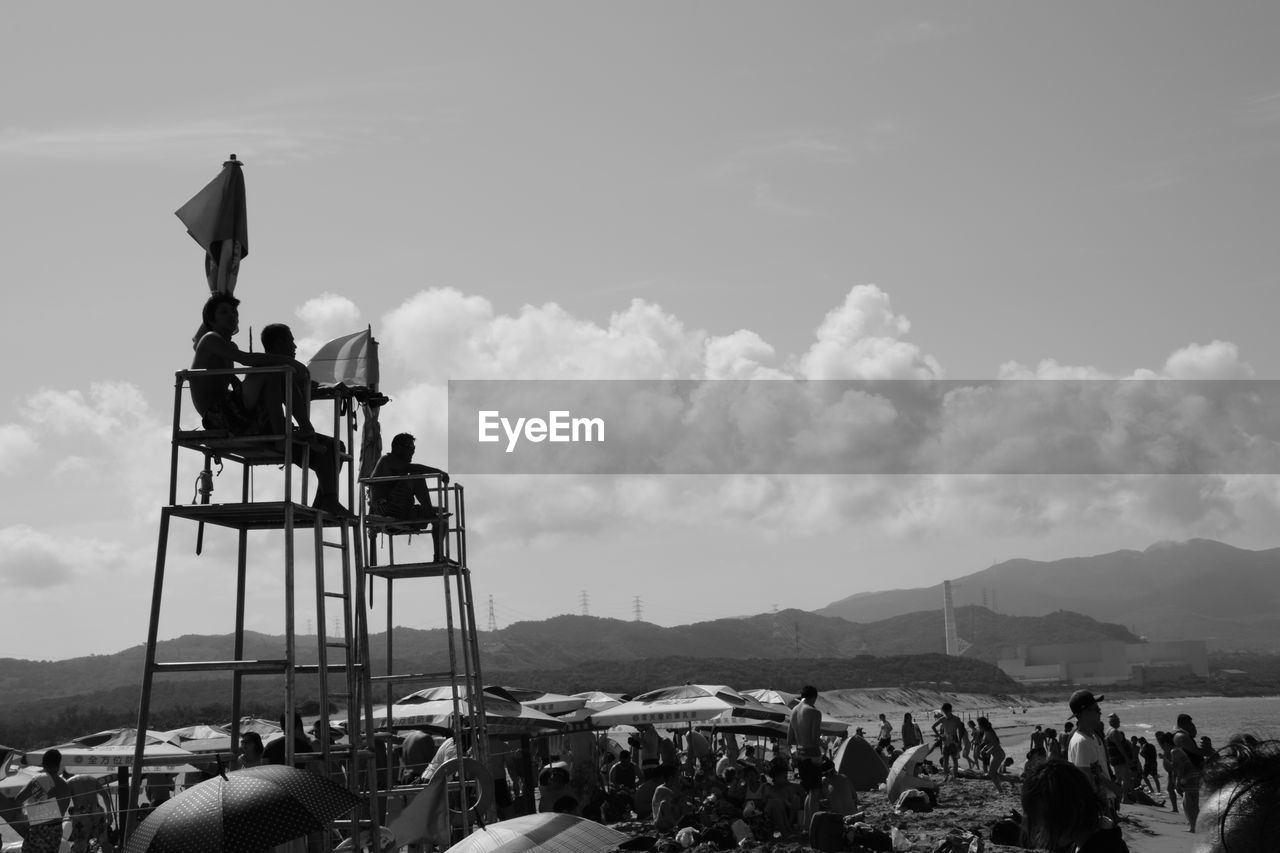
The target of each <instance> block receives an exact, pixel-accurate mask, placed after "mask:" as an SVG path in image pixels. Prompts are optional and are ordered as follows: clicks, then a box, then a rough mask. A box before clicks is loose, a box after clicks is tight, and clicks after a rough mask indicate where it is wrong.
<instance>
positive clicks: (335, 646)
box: [122, 155, 486, 849]
mask: <svg viewBox="0 0 1280 853" xmlns="http://www.w3.org/2000/svg"><path fill="white" fill-rule="evenodd" d="M240 167H241V164H240V162H239V161H237V160H236V159H235V155H232V157H231V159H230V160H229V161H228V162H227V163H224V168H223V172H222V173H221V174H220V175H219V176H218V177H217V178H215V179H214V181H213V182H211V183H210V184H209V185H208V186H207V187H205V189H204V190H202V191H201V193H199V194H197V196H196V197H194V198H193V199H192V200H191V201H190V202H188V204H187V205H185V206H184V207H183V208H182V209H181V210H180V211H179V216H180V218H182V219H183V222H184V224H186V225H187V226H188V229H189V231H190V233H191V234H192V236H193V237H194V238H195V239H196V240H197V242H199V243H200V244H201V246H202V247H203V248H204V249H205V251H206V273H207V276H208V281H209V286H210V289H211V290H212V291H214V292H219V291H221V292H231V291H232V290H234V287H235V279H236V272H237V271H238V266H239V261H240V258H242V257H243V256H244V255H245V254H247V248H248V247H247V233H246V229H245V228H244V226H243V220H244V201H243V177H242V176H241V172H240ZM309 367H310V370H311V374H312V376H311V379H312V380H313V382H312V388H313V391H312V398H313V399H315V400H317V401H320V406H321V407H323V406H324V405H326V404H328V405H330V406H331V408H332V416H331V418H330V419H329V423H330V425H331V427H332V435H333V436H335V437H337V438H338V439H340V440H341V441H342V444H343V448H342V449H341V452H339V453H336V454H328V455H329V456H331V457H333V458H332V459H330V460H329V462H331V464H333V465H334V466H337V467H338V468H339V470H340V476H339V477H338V482H339V484H340V500H341V501H342V503H343V504H344V505H345V506H346V507H353V508H358V509H359V511H358V512H357V513H342V514H339V513H336V512H331V511H323V510H321V509H316V508H313V507H312V506H310V505H309V498H310V497H311V492H312V484H311V483H310V480H311V479H312V477H311V476H310V475H309V473H308V465H307V464H306V463H307V462H309V454H311V453H312V452H314V451H313V447H312V444H311V442H310V441H308V440H307V438H306V437H304V436H303V435H302V434H301V433H300V432H299V431H298V430H297V429H296V428H294V427H293V426H292V419H291V416H292V414H293V411H294V407H295V406H298V405H305V404H307V402H306V401H303V400H298V399H295V395H294V393H293V389H294V382H293V378H294V376H293V374H294V368H292V367H290V366H280V367H254V368H245V367H235V368H232V369H227V370H195V369H192V370H180V371H177V372H176V374H175V382H174V399H173V423H172V431H171V440H170V459H169V462H170V464H169V488H168V495H167V499H166V501H165V503H164V505H163V506H162V508H161V511H160V523H159V537H158V544H157V550H156V563H155V574H154V581H153V587H152V595H151V608H150V619H149V624H148V628H147V644H146V654H145V665H144V669H143V673H142V691H141V697H140V701H139V709H138V725H137V728H138V731H139V732H145V731H147V728H148V724H149V722H150V719H151V713H152V703H153V699H154V696H155V690H154V688H155V683H156V679H157V678H158V677H164V676H171V675H172V676H180V675H189V674H191V673H211V672H222V673H230V684H229V692H230V704H231V724H230V729H231V745H232V750H233V751H234V750H235V749H236V748H237V745H238V743H239V735H240V725H241V719H242V716H243V713H242V712H243V708H242V704H243V703H242V699H243V695H242V694H243V682H244V679H245V678H246V677H249V678H254V677H264V678H274V679H275V680H276V682H277V683H279V684H280V685H281V688H282V689H281V703H280V717H281V718H282V721H283V735H282V736H283V739H284V744H283V746H284V763H286V764H295V765H296V766H303V767H305V768H307V769H312V770H314V771H315V772H317V773H320V774H322V775H326V776H328V777H329V778H331V779H341V780H343V784H345V785H346V786H348V787H349V788H350V790H351V791H352V792H353V793H355V794H356V795H357V796H358V797H359V798H360V799H361V802H362V805H361V806H360V807H359V808H358V809H357V810H356V811H355V812H354V813H353V814H352V815H351V816H350V819H349V820H344V821H343V822H342V823H343V824H344V825H345V826H341V827H337V828H338V829H345V830H346V834H348V835H354V834H356V833H357V832H360V831H362V830H364V831H372V833H373V835H372V837H373V838H377V837H378V833H379V831H380V828H381V824H382V823H383V821H384V819H385V818H386V817H387V814H388V812H387V804H388V801H389V799H390V798H393V797H400V798H406V799H407V798H410V797H412V796H413V795H414V794H415V793H416V789H415V786H401V785H397V784H396V782H397V781H398V780H396V779H394V778H393V771H394V768H393V766H392V762H391V761H389V760H387V759H388V758H389V755H390V741H391V740H392V739H393V738H394V736H395V735H394V730H395V729H396V727H397V722H396V720H395V718H394V717H393V715H392V713H391V711H390V706H391V704H392V701H393V692H392V691H393V688H394V687H395V686H397V685H401V684H405V683H410V682H418V683H426V684H427V685H428V686H431V685H436V686H443V687H444V688H446V692H447V695H448V696H450V697H452V706H453V709H454V713H453V714H451V715H449V716H448V718H447V719H446V720H442V721H438V725H437V726H436V728H437V729H438V730H440V732H441V733H445V734H451V735H452V736H453V737H454V738H455V742H461V741H462V740H463V734H464V732H465V733H468V734H469V735H470V736H471V737H472V738H473V739H474V743H475V747H474V749H475V753H476V760H470V761H459V762H457V764H456V766H455V767H453V768H451V769H450V773H449V774H447V778H445V777H442V779H441V782H440V783H439V784H450V785H452V786H453V787H455V788H456V787H459V786H461V787H464V788H466V787H468V786H471V787H474V786H475V784H476V782H477V777H479V776H481V775H482V770H483V759H484V750H485V748H486V738H485V733H486V729H485V718H484V705H483V691H482V689H481V672H480V660H479V642H478V639H477V632H476V623H475V610H474V605H473V601H472V594H471V577H470V570H469V569H468V568H467V562H466V553H467V550H466V530H465V506H464V501H463V490H462V487H461V486H459V485H456V484H455V485H446V484H444V483H438V482H437V483H435V484H434V486H433V494H434V495H435V501H436V506H437V507H438V508H439V510H440V515H439V516H438V519H437V520H436V523H439V524H443V525H444V526H445V546H446V547H445V549H444V553H443V554H442V555H441V557H442V559H440V560H438V561H437V560H433V561H430V562H425V563H423V562H407V561H400V562H397V561H396V560H395V552H394V545H391V546H389V550H390V554H389V558H388V559H386V560H382V561H379V560H378V559H377V551H376V550H373V549H376V548H377V543H378V542H379V540H380V539H386V540H388V541H390V542H394V540H395V538H396V537H401V536H410V535H413V534H416V533H422V532H423V525H422V524H415V523H413V522H405V521H401V520H397V519H392V518H384V517H376V516H371V515H369V514H368V513H367V512H366V507H367V501H366V499H365V498H366V496H365V494H364V492H365V489H366V488H367V486H368V485H369V477H368V474H369V473H370V471H371V469H372V467H373V464H374V462H376V459H377V455H378V454H379V453H380V450H381V447H380V435H379V430H378V411H379V407H380V406H382V405H383V404H385V403H387V402H388V399H387V398H386V397H385V396H383V395H382V394H381V393H380V392H379V390H378V373H377V343H376V341H375V340H374V339H373V335H372V330H371V329H367V330H365V331H364V332H359V333H356V334H353V335H349V336H346V337H344V338H340V339H338V340H337V341H333V342H331V343H330V344H329V345H326V347H324V348H322V350H321V351H320V352H319V353H317V356H316V358H315V359H313V360H312V362H311V364H310V366H309ZM255 374H266V375H267V381H278V382H281V383H282V384H283V386H284V415H285V422H284V430H283V432H282V433H280V434H273V435H238V434H233V433H231V432H229V431H227V430H219V429H207V428H204V425H203V424H201V423H199V421H200V417H199V414H198V413H196V412H195V411H194V408H193V407H185V406H184V400H186V398H187V395H188V391H189V389H190V385H191V383H192V381H193V380H195V381H201V380H217V381H222V382H225V381H227V380H228V379H229V378H230V377H231V376H238V377H244V376H252V375H255ZM184 409H186V411H184ZM358 421H362V422H363V423H362V424H360V425H358ZM322 422H323V419H321V418H318V417H317V418H316V423H317V424H320V423H322ZM357 447H359V448H361V454H360V455H361V456H362V457H363V459H358V457H357V455H356V454H355V453H354V449H355V448H357ZM193 462H194V463H197V465H198V464H201V463H202V467H200V468H199V473H198V475H197V483H198V485H197V490H196V496H195V498H194V499H193V501H192V502H191V503H181V502H179V500H178V496H179V495H178V487H179V482H180V480H183V481H185V479H186V478H185V476H184V474H183V471H184V470H186V471H190V470H191V469H192V468H193V467H196V465H193V464H192V463H193ZM295 462H302V463H303V464H301V465H295ZM184 463H185V464H184ZM228 464H229V465H233V466H238V467H239V470H240V478H239V479H240V482H239V488H238V489H235V490H224V489H221V488H220V489H218V490H217V491H215V490H214V489H213V482H214V471H215V469H216V470H217V471H219V472H221V471H222V469H223V467H224V466H226V465H228ZM357 469H359V470H357ZM228 491H229V492H230V493H229V494H228V493H227V492H228ZM181 522H187V523H189V526H190V527H191V528H192V529H193V531H194V532H195V535H196V542H197V548H196V551H197V553H200V552H201V551H202V550H203V544H204V539H205V535H206V530H205V529H206V528H208V529H209V535H210V537H211V538H212V537H213V536H215V535H217V536H221V535H223V534H221V533H218V531H223V532H230V533H234V534H235V538H234V541H235V548H234V555H235V556H234V560H233V561H232V560H228V559H227V557H226V556H225V555H228V554H230V553H232V551H231V549H229V548H226V547H224V543H223V542H221V541H220V542H218V543H217V544H218V546H219V547H217V548H216V549H215V550H216V554H210V555H205V556H204V557H202V560H208V561H211V562H214V563H215V565H214V566H210V567H208V569H205V570H202V571H201V573H200V574H199V575H198V576H193V575H191V574H190V573H185V574H178V575H176V576H175V577H173V578H167V576H166V569H167V567H168V562H169V560H168V557H169V554H170V552H171V551H172V550H173V548H174V547H175V541H174V540H175V526H177V525H176V523H177V524H180V523H181ZM187 541H189V540H187ZM264 542H265V543H266V544H268V545H272V544H274V545H275V553H279V554H280V562H279V568H278V571H280V573H281V574H282V575H283V585H282V588H283V595H282V599H283V600H281V601H277V602H276V604H277V605H278V606H280V607H281V608H282V617H283V618H282V621H283V626H284V637H283V650H282V654H280V655H279V656H272V657H255V656H251V655H249V654H247V652H246V629H245V621H246V609H247V601H248V598H249V583H248V577H249V571H250V559H249V555H250V549H251V547H256V546H259V545H260V544H263V543H264ZM308 542H309V545H308V544H307V543H308ZM366 547H368V548H370V549H371V550H368V551H366ZM308 548H309V549H310V554H309V555H308V554H307V553H306V551H307V549H308ZM299 549H302V550H301V551H300V550H299ZM268 550H271V549H270V548H268ZM232 565H234V573H235V574H234V577H235V603H234V607H233V609H232V612H231V613H229V614H227V617H228V618H227V621H228V628H229V629H231V630H232V631H233V642H232V645H233V648H232V652H231V656H230V658H227V659H222V660H161V659H160V654H159V651H158V650H159V647H160V638H159V633H160V624H161V619H162V614H163V610H164V601H165V597H164V593H165V588H166V580H168V582H169V586H170V588H172V587H173V586H174V585H182V587H184V588H185V591H188V592H189V591H192V590H199V589H201V588H205V587H207V586H209V585H210V584H220V585H221V584H228V583H229V582H230V580H231V566H232ZM254 568H255V569H257V568H258V567H257V566H254ZM300 570H301V571H300ZM419 578H428V579H434V580H435V581H436V582H437V583H439V584H441V586H440V587H437V588H435V589H434V590H433V589H431V588H429V587H422V586H419V587H417V588H416V590H405V589H404V588H403V587H402V586H396V588H395V594H394V595H393V584H399V582H401V581H406V580H409V579H419ZM304 582H305V583H304ZM377 582H383V583H385V586H386V589H385V612H386V618H387V629H386V632H387V640H386V647H385V662H384V663H383V665H382V666H377V665H376V664H375V660H374V656H373V653H372V650H371V648H370V638H369V624H368V611H369V610H370V608H371V606H372V596H373V595H374V592H375V590H374V584H375V583H377ZM300 587H304V588H305V587H310V588H311V591H313V593H314V616H315V618H314V621H313V624H314V626H315V634H314V636H311V635H310V634H300V633H299V631H298V625H297V621H298V620H297V617H296V614H297V613H298V612H299V609H300V607H301V606H302V602H301V601H300V600H299V594H298V590H299V588H300ZM414 591H416V592H420V593H423V594H421V595H415V596H413V597H412V598H410V597H409V596H408V595H406V592H414ZM304 594H305V590H304ZM259 598H260V597H259ZM396 602H399V603H401V604H402V605H405V604H407V605H408V607H407V609H408V610H409V611H410V612H411V613H415V614H422V613H426V612H429V609H430V608H433V607H435V608H439V607H443V609H444V616H445V630H446V632H447V636H448V650H449V651H448V656H447V661H445V663H444V665H443V666H442V667H439V666H437V667H428V666H426V665H425V663H426V662H413V661H410V662H407V663H406V662H405V661H402V660H400V659H397V657H396V656H395V650H394V648H393V646H392V636H393V634H394V631H393V630H392V629H393V627H394V626H393V623H392V622H391V618H392V612H393V611H392V605H393V603H396ZM255 603H257V604H262V603H263V602H262V601H260V600H258V599H255ZM414 664H416V665H414ZM397 666H402V667H403V666H407V667H408V669H409V671H396V667H397ZM375 669H377V670H378V671H377V672H375ZM300 680H304V681H305V684H300ZM375 684H377V685H379V686H382V687H385V691H384V693H383V700H384V702H385V705H386V706H387V708H386V710H385V712H384V713H380V714H379V716H378V717H377V718H375V711H374V706H373V702H374V699H375V697H374V689H375V688H374V686H375ZM308 688H312V689H308ZM313 691H314V692H313ZM304 694H310V695H313V696H314V698H316V699H317V700H318V704H319V717H318V720H317V722H316V730H317V731H318V732H320V733H321V736H320V737H319V738H318V741H317V742H316V743H315V744H313V745H312V748H311V749H310V750H309V751H302V750H300V749H297V748H296V747H295V743H297V744H301V743H302V741H301V740H295V736H296V735H298V734H301V733H300V732H297V731H295V729H296V723H295V714H296V712H297V709H298V707H299V704H300V702H299V700H300V698H302V696H303V695H304ZM338 730H341V731H343V732H344V736H343V737H330V736H329V734H328V733H330V732H336V731H338ZM145 740H146V739H145V738H143V737H139V738H138V739H137V747H136V750H135V753H134V759H133V763H132V766H131V775H130V782H129V785H128V791H127V793H123V795H122V799H123V800H124V801H125V802H127V811H126V815H127V816H128V815H132V814H133V813H134V810H135V809H136V806H137V798H138V792H139V789H140V785H141V778H142V774H143V772H144V769H145V766H146V765H145V760H144V755H143V752H144V746H145ZM227 763H230V764H233V756H229V757H228V759H227ZM477 768H479V769H477ZM438 775H439V774H438ZM454 799H455V800H456V797H455V798H454ZM474 812H475V809H474V808H468V807H467V806H466V802H465V801H464V804H463V806H462V807H460V808H456V809H455V810H454V811H453V813H452V814H451V820H452V822H453V824H454V825H455V826H456V827H457V829H458V831H459V832H460V833H465V832H468V831H470V828H471V826H472V825H473V824H474V823H475V821H476V815H475V814H474ZM129 824H130V821H129V819H128V817H126V820H125V827H126V831H128V829H129ZM333 841H334V837H333V833H324V841H323V844H324V849H331V847H332V844H333Z"/></svg>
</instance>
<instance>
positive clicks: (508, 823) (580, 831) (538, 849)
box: [445, 813, 631, 853]
mask: <svg viewBox="0 0 1280 853" xmlns="http://www.w3.org/2000/svg"><path fill="white" fill-rule="evenodd" d="M630 837H631V836H629V835H627V834H626V833H625V832H619V831H618V830H616V829H612V828H610V827H607V826H605V825H604V824H600V823H596V822H595V821H593V820H588V819H586V818H585V817H578V816H577V815H571V814H550V813H544V814H531V815H523V816H521V817H514V818H511V819H510V820H504V821H500V822H498V823H491V824H489V825H488V826H486V827H482V828H481V829H477V830H476V831H475V832H473V833H471V834H470V835H468V836H467V837H466V838H464V839H462V840H461V841H459V842H458V843H457V844H455V845H453V846H452V847H450V848H449V849H448V850H447V851H445V853H600V851H602V850H613V849H615V848H617V846H618V845H619V844H621V843H622V842H623V841H626V840H627V839H628V838H630Z"/></svg>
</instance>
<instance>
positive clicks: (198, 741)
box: [160, 725, 231, 752]
mask: <svg viewBox="0 0 1280 853" xmlns="http://www.w3.org/2000/svg"><path fill="white" fill-rule="evenodd" d="M160 737H162V738H164V739H165V740H167V741H168V742H169V743H171V744H174V745H175V746H180V747H182V748H183V749H185V750H187V751H188V752H226V751H228V750H230V749H231V732H230V731H228V730H227V729H224V728H222V727H221V726H205V725H198V726H184V727H183V728H180V729H170V730H169V731H167V732H160Z"/></svg>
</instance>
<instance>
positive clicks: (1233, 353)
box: [1164, 341, 1254, 379]
mask: <svg viewBox="0 0 1280 853" xmlns="http://www.w3.org/2000/svg"><path fill="white" fill-rule="evenodd" d="M1164 372H1165V375H1167V376H1169V377H1170V378H1172V379H1252V378H1253V376H1254V372H1253V366H1252V365H1250V364H1248V363H1246V362H1243V361H1241V360H1240V352H1239V350H1238V348H1237V347H1236V345H1235V344H1233V343H1229V342H1227V341H1213V342H1212V343H1208V344H1190V345H1188V346H1185V347H1183V348H1182V349H1180V350H1178V351H1176V352H1175V353H1173V354H1172V355H1170V356H1169V358H1168V359H1166V360H1165V363H1164Z"/></svg>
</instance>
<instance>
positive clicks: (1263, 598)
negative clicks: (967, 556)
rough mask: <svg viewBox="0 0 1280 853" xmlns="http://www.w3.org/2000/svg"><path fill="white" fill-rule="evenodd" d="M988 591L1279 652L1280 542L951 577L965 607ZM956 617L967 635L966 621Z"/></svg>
mask: <svg viewBox="0 0 1280 853" xmlns="http://www.w3.org/2000/svg"><path fill="white" fill-rule="evenodd" d="M987 593H990V595H991V598H990V599H989V600H990V601H991V602H992V603H993V604H995V605H996V606H997V607H998V608H999V612H1000V613H1001V614H1022V615H1026V616H1035V615H1039V614H1043V613H1049V612H1052V611H1056V610H1059V609H1066V610H1070V611H1074V612H1076V613H1083V614H1087V615H1089V616H1091V617H1093V618H1094V619H1098V620H1100V621H1103V622H1119V623H1122V624H1124V625H1125V626H1126V627H1128V628H1130V629H1131V630H1132V631H1133V632H1134V633H1136V634H1139V635H1141V636H1143V637H1146V638H1147V639H1149V640H1153V641H1154V640H1184V639H1194V640H1206V641H1208V643H1209V647H1210V649H1213V650H1243V651H1263V652H1277V651H1280V548H1270V549H1266V550H1261V551H1251V550H1247V549H1244V548H1236V547H1233V546H1231V545H1227V544H1224V543H1222V542H1215V541H1212V540H1209V539H1192V540H1189V541H1187V542H1161V543H1157V544H1155V545H1152V546H1151V547H1149V548H1147V549H1145V550H1143V551H1131V550H1125V551H1114V552H1112V553H1109V554H1100V555H1097V556H1093V557H1072V558H1068V559H1063V560H1053V561H1048V562H1042V561H1037V560H1021V559H1020V560H1008V561H1005V562H1002V563H997V564H996V565H994V566H991V567H990V568H987V569H983V570H982V571H980V572H975V573H973V574H970V575H965V576H963V577H959V578H956V579H955V580H954V581H952V597H953V599H954V601H955V602H956V604H957V605H959V604H961V603H962V602H969V603H972V602H974V601H976V600H982V599H986V598H987ZM942 597H943V591H942V584H937V585H935V586H930V587H924V588H918V589H896V590H887V591H884V592H865V593H858V594H857V595H851V596H849V597H847V598H842V599H840V600H838V601H835V602H833V603H831V604H828V605H827V606H826V607H823V608H820V609H819V610H817V611H815V612H816V613H818V614H821V615H824V616H837V617H840V618H842V619H848V620H850V621H853V622H859V621H864V620H868V619H877V620H881V619H886V618H888V617H892V616H899V615H905V614H909V613H914V612H917V611H920V610H926V609H929V610H932V609H936V608H939V607H940V606H941V603H942ZM993 609H994V608H993ZM957 622H958V625H959V630H960V636H961V637H965V622H964V620H963V619H958V620H957ZM965 638H966V639H968V638H967V637H965Z"/></svg>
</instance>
